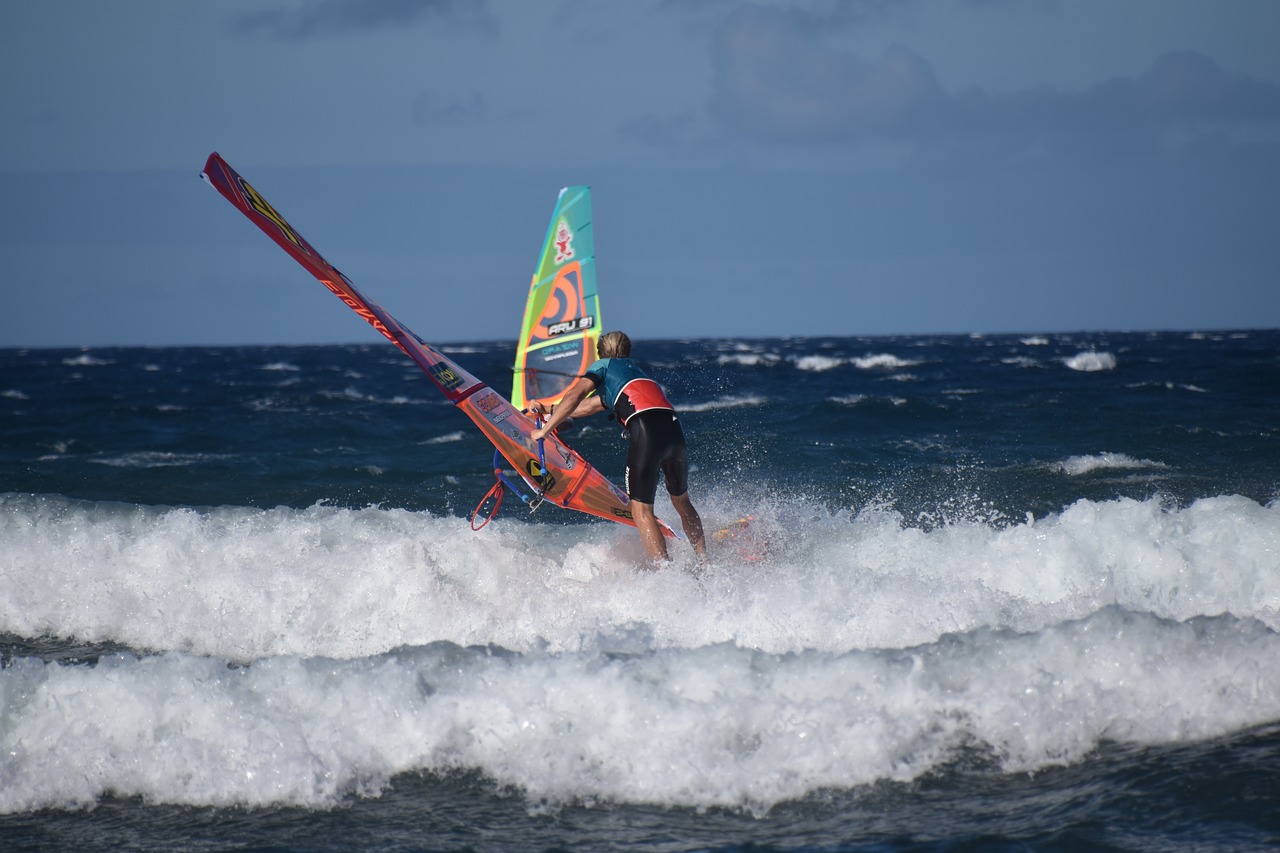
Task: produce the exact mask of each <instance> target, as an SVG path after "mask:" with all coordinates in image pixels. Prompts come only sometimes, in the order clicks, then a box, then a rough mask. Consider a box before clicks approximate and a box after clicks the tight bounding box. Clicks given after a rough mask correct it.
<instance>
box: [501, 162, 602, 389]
mask: <svg viewBox="0 0 1280 853" xmlns="http://www.w3.org/2000/svg"><path fill="white" fill-rule="evenodd" d="M599 337H600V299H599V296H598V295H597V294H596V258H595V244H594V240H593V239H592V235H591V188H590V187H565V188H564V189H562V190H560V197H559V198H558V199H557V200H556V206H555V210H554V211H553V212H552V214H551V224H550V226H548V228H547V236H546V239H545V240H543V242H542V254H541V255H540V256H539V258H538V266H537V268H536V269H535V270H534V273H533V280H532V281H531V282H530V283H529V298H528V300H527V301H526V303H525V309H524V322H523V324H522V325H521V328H520V338H519V340H518V341H517V348H516V363H515V377H514V379H513V381H512V388H511V402H512V403H513V404H514V405H515V407H516V408H518V409H524V408H526V407H527V406H528V405H529V403H531V402H533V401H534V400H537V401H540V402H542V403H544V404H546V405H551V404H552V403H555V402H556V401H557V400H559V399H560V397H561V396H562V395H563V394H564V392H565V390H566V389H568V387H569V386H570V385H572V384H573V383H574V382H575V381H576V380H577V379H578V377H580V376H582V374H583V373H584V372H585V371H586V369H587V367H588V366H589V365H590V364H591V363H592V362H593V361H595V360H596V340H597V339H598V338H599Z"/></svg>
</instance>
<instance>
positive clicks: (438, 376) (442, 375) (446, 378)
mask: <svg viewBox="0 0 1280 853" xmlns="http://www.w3.org/2000/svg"><path fill="white" fill-rule="evenodd" d="M429 373H430V374H431V378H432V379H434V380H435V381H436V384H437V385H439V386H440V387H441V388H443V389H444V390H446V391H452V390H453V389H454V388H457V387H458V386H459V385H461V384H462V377H461V376H459V375H458V374H456V373H454V372H453V370H451V369H450V368H449V367H448V365H444V364H433V365H431V370H430V371H429Z"/></svg>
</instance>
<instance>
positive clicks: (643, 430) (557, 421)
mask: <svg viewBox="0 0 1280 853" xmlns="http://www.w3.org/2000/svg"><path fill="white" fill-rule="evenodd" d="M596 355H597V356H598V357H599V359H598V360H597V361H595V362H594V363H593V364H592V365H591V366H590V367H588V368H587V371H586V375H585V376H583V377H582V378H581V379H579V380H578V381H577V382H575V383H574V384H573V385H571V386H569V390H567V391H565V393H564V396H563V397H562V398H561V399H560V402H559V403H558V404H556V405H555V406H552V407H551V409H550V410H548V409H547V408H546V407H545V406H543V405H542V404H541V403H534V404H533V405H532V407H531V408H532V409H533V410H534V411H536V412H537V413H538V414H539V415H547V422H546V424H544V425H543V426H542V427H541V428H539V429H536V430H534V432H533V433H532V437H533V438H534V439H535V440H537V439H541V438H545V437H546V436H547V435H548V434H549V433H551V432H552V431H553V430H555V429H556V428H558V427H559V426H560V425H561V424H562V423H564V422H565V421H566V420H568V419H569V418H580V417H584V416H586V415H593V414H598V413H600V412H609V415H610V417H616V418H617V419H618V420H619V421H620V422H621V423H622V425H623V427H625V428H626V430H627V436H628V438H629V439H630V442H631V446H630V449H629V450H628V451H627V479H626V485H627V497H629V498H630V499H631V503H630V507H631V515H632V518H633V519H634V520H635V523H636V527H637V528H638V529H639V530H640V537H641V538H642V539H643V540H644V546H645V550H647V551H648V553H649V557H650V558H651V559H653V560H667V559H669V557H668V555H667V544H666V542H665V541H664V540H663V538H662V531H661V530H660V529H659V527H658V521H657V518H656V517H655V516H654V513H653V502H654V498H655V497H656V496H657V493H658V475H659V472H661V474H662V476H663V477H664V478H665V480H666V484H667V492H668V494H669V495H670V496H671V505H672V506H673V507H675V510H676V512H677V513H679V515H680V523H681V524H682V525H683V526H684V532H685V535H686V536H687V537H689V542H690V544H692V545H693V549H694V551H695V552H696V553H697V555H698V558H699V559H705V558H706V555H707V544H706V537H705V535H704V534H703V531H702V518H701V517H700V516H699V515H698V510H697V509H695V508H694V506H693V501H691V500H690V499H689V458H688V449H687V447H686V445H685V440H684V430H683V429H681V427H680V421H679V419H678V418H677V417H676V411H675V407H674V406H672V405H671V403H670V402H669V401H668V400H667V397H666V394H664V393H663V391H662V388H661V387H659V385H658V383H657V382H654V381H653V380H652V379H650V378H649V376H648V375H647V374H646V373H645V372H644V371H643V370H641V369H640V366H639V365H638V364H636V362H635V360H634V359H632V358H631V339H630V338H628V337H627V336H626V334H625V333H623V332H618V331H614V332H609V333H608V334H605V335H601V336H600V340H599V341H597V342H596ZM592 391H595V392H596V393H595V394H591V392H592ZM589 394H591V396H588V395H589Z"/></svg>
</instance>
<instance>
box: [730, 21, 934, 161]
mask: <svg viewBox="0 0 1280 853" xmlns="http://www.w3.org/2000/svg"><path fill="white" fill-rule="evenodd" d="M713 57H714V62H715V86H716V94H715V95H714V97H713V99H712V102H711V106H710V109H711V112H712V114H713V115H715V116H716V117H718V118H719V119H720V120H721V121H722V122H724V123H725V124H726V125H728V126H730V127H733V128H736V129H737V130H739V131H740V132H742V133H745V134H747V135H749V136H755V137H760V138H766V139H770V138H771V139H780V140H798V141H805V140H826V139H831V138H837V137H844V136H849V135H855V134H862V133H880V132H890V131H892V130H894V129H895V128H897V127H899V126H901V125H902V124H904V123H905V122H908V121H909V120H910V118H911V116H913V115H914V114H917V113H919V112H921V111H922V110H925V109H928V108H929V105H930V104H931V103H933V102H935V101H936V100H938V98H939V97H940V96H941V92H940V90H939V88H938V84H937V81H936V79H935V77H934V74H933V70H932V69H931V68H930V67H929V65H928V64H927V63H926V62H924V60H922V59H921V58H920V57H919V56H918V55H916V54H915V53H914V52H912V51H911V50H909V49H907V48H905V47H902V46H894V47H892V48H890V49H889V50H888V51H886V52H885V54H884V56H882V57H881V58H880V60H879V61H877V62H865V61H863V60H862V59H860V58H859V57H857V56H856V55H854V54H853V53H850V52H847V51H838V50H831V49H829V48H825V47H823V46H822V45H821V44H820V43H819V42H818V37H817V33H816V32H815V26H814V19H812V18H810V17H806V16H803V15H800V14H798V13H794V12H788V11H782V10H772V9H764V8H762V7H758V6H743V7H740V8H739V9H738V10H737V11H735V12H734V13H733V14H732V15H731V16H730V18H729V20H728V21H727V23H726V25H725V26H724V27H723V28H722V29H721V30H720V32H719V34H718V35H717V37H716V41H715V45H714V49H713Z"/></svg>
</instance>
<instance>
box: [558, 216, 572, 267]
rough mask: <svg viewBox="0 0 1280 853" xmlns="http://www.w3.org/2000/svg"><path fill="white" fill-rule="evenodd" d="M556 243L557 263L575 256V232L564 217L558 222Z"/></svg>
mask: <svg viewBox="0 0 1280 853" xmlns="http://www.w3.org/2000/svg"><path fill="white" fill-rule="evenodd" d="M555 244H556V263H557V264H563V263H564V262H565V261H567V260H569V259H570V258H572V257H573V232H572V231H570V230H569V223H568V222H566V221H565V220H563V219H561V220H560V222H559V223H557V224H556V239H555Z"/></svg>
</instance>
